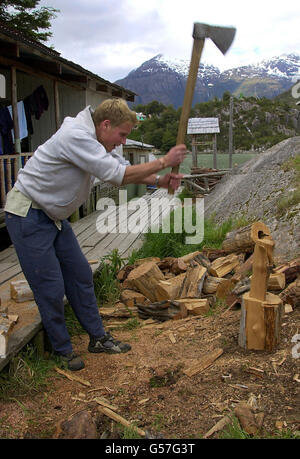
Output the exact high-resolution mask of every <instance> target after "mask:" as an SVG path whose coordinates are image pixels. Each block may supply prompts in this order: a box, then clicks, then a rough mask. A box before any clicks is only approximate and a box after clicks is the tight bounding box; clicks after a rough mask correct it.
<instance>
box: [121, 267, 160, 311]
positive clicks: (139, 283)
mask: <svg viewBox="0 0 300 459" xmlns="http://www.w3.org/2000/svg"><path fill="white" fill-rule="evenodd" d="M127 279H128V281H129V282H130V285H132V286H133V288H134V289H135V290H137V291H138V292H140V293H142V294H143V295H145V297H146V298H149V300H150V301H152V302H153V301H156V288H157V287H156V285H157V283H158V282H159V281H160V280H164V279H165V278H164V275H163V273H162V272H161V270H160V269H159V268H158V266H157V265H156V263H154V262H148V263H143V264H142V265H140V266H138V267H137V268H135V269H133V270H132V271H131V272H130V274H129V276H128V278H127Z"/></svg>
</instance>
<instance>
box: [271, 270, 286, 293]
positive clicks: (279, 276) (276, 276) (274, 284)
mask: <svg viewBox="0 0 300 459" xmlns="http://www.w3.org/2000/svg"><path fill="white" fill-rule="evenodd" d="M284 288H285V275H284V273H272V274H270V276H269V279H268V290H271V291H279V290H283V289H284Z"/></svg>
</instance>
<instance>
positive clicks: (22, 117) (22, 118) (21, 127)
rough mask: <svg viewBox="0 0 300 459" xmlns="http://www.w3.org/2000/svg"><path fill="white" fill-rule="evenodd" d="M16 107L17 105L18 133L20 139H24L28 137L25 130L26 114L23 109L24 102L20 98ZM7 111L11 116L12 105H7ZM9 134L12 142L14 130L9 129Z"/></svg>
mask: <svg viewBox="0 0 300 459" xmlns="http://www.w3.org/2000/svg"><path fill="white" fill-rule="evenodd" d="M17 107H18V120H19V133H20V139H21V140H22V139H25V138H26V137H28V130H27V121H26V116H25V109H24V102H23V101H22V100H20V102H18V104H17ZM7 108H8V111H9V113H10V116H11V117H12V116H13V115H12V106H11V105H9V106H8V107H7ZM11 135H12V139H13V142H14V141H15V135H14V131H13V130H12V131H11Z"/></svg>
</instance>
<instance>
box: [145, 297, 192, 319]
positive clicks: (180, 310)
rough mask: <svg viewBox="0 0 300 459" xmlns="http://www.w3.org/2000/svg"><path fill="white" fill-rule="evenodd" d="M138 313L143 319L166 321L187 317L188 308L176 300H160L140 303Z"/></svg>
mask: <svg viewBox="0 0 300 459" xmlns="http://www.w3.org/2000/svg"><path fill="white" fill-rule="evenodd" d="M137 307H138V315H139V317H140V318H141V319H149V318H151V319H154V320H159V321H160V322H164V321H166V320H171V319H173V320H178V319H183V318H184V317H187V309H186V307H185V306H184V304H180V303H177V302H176V301H159V302H155V303H152V304H147V305H146V304H138V305H137Z"/></svg>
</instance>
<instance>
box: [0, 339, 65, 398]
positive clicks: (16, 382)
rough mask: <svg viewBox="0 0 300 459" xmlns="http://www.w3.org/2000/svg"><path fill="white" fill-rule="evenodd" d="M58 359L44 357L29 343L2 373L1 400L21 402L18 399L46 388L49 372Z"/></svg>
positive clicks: (0, 381)
mask: <svg viewBox="0 0 300 459" xmlns="http://www.w3.org/2000/svg"><path fill="white" fill-rule="evenodd" d="M58 360H59V358H53V359H49V360H47V359H43V358H41V357H39V356H38V354H37V352H36V349H35V347H34V346H33V345H31V344H29V345H27V346H26V348H25V349H24V351H23V352H21V353H20V354H18V355H17V356H16V357H14V358H13V359H12V360H11V362H10V365H9V366H8V367H7V368H6V369H4V370H3V371H2V372H1V374H0V400H13V401H15V402H17V403H21V402H20V401H18V399H20V398H23V397H27V396H28V395H34V394H36V393H38V392H39V391H41V390H43V389H45V387H46V386H47V384H48V381H47V378H48V376H49V373H50V371H51V370H52V369H53V368H54V367H55V366H56V365H57V364H58Z"/></svg>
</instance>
